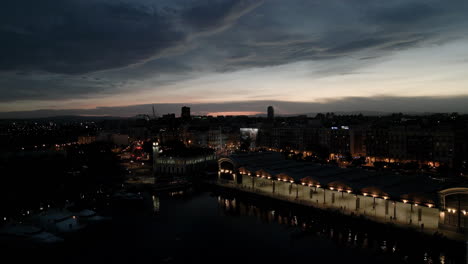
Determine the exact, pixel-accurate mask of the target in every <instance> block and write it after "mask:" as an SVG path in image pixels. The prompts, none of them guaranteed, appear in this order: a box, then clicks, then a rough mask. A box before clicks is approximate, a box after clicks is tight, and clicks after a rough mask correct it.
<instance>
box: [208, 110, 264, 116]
mask: <svg viewBox="0 0 468 264" xmlns="http://www.w3.org/2000/svg"><path fill="white" fill-rule="evenodd" d="M258 114H264V113H263V112H254V111H239V112H210V113H207V114H206V115H209V116H239V115H247V116H250V115H258Z"/></svg>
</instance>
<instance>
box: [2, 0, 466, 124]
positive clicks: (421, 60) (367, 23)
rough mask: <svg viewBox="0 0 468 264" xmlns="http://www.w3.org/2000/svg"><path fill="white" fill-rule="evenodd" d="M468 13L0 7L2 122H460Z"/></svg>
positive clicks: (163, 5)
mask: <svg viewBox="0 0 468 264" xmlns="http://www.w3.org/2000/svg"><path fill="white" fill-rule="evenodd" d="M467 14H468V1H466V0H392V1H383V0H327V1H319V0H288V1H284V0H270V1H269V0H265V1H253V0H251V1H250V0H239V1H236V0H204V1H196V0H120V1H115V0H61V1H56V0H41V1H37V0H16V1H8V2H5V3H2V4H1V8H0V43H1V44H0V47H1V49H0V92H1V97H0V112H3V113H0V118H1V117H16V116H18V117H27V116H34V117H36V116H51V115H61V114H82V115H121V116H131V115H134V114H135V113H139V112H142V113H149V112H150V111H151V107H150V105H153V104H154V105H155V108H156V109H157V111H158V113H161V114H163V113H167V112H176V111H177V113H179V110H178V109H179V108H180V106H183V105H189V106H191V107H192V112H195V113H198V114H208V113H215V114H222V113H223V112H229V113H231V114H232V113H245V114H255V113H260V112H262V113H263V112H265V111H266V107H267V106H268V105H273V106H275V108H276V112H277V113H279V114H294V113H312V112H320V111H335V112H339V111H382V112H404V111H408V112H453V111H457V112H465V113H467V112H468V34H467V33H468V16H467ZM38 110H40V111H38Z"/></svg>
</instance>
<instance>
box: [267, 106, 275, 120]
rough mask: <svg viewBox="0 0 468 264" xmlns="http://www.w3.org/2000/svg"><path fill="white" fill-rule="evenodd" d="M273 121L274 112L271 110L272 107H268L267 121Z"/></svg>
mask: <svg viewBox="0 0 468 264" xmlns="http://www.w3.org/2000/svg"><path fill="white" fill-rule="evenodd" d="M273 119H275V110H274V109H273V106H269V107H268V120H273Z"/></svg>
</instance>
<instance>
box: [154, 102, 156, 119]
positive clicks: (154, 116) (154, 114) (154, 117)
mask: <svg viewBox="0 0 468 264" xmlns="http://www.w3.org/2000/svg"><path fill="white" fill-rule="evenodd" d="M153 119H156V112H154V105H153Z"/></svg>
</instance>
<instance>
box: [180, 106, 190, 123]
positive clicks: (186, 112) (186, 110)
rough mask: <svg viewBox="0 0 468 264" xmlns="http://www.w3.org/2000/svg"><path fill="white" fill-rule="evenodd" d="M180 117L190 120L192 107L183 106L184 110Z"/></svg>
mask: <svg viewBox="0 0 468 264" xmlns="http://www.w3.org/2000/svg"><path fill="white" fill-rule="evenodd" d="M180 117H181V118H182V119H184V120H190V118H191V116H190V107H187V106H184V107H182V112H181V114H180Z"/></svg>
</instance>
